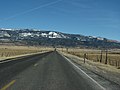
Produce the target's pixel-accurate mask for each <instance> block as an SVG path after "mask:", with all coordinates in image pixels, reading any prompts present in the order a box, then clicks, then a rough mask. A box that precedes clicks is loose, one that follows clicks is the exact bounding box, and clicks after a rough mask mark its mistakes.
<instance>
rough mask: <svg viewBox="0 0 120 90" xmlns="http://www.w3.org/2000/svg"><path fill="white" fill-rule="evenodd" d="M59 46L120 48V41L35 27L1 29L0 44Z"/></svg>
mask: <svg viewBox="0 0 120 90" xmlns="http://www.w3.org/2000/svg"><path fill="white" fill-rule="evenodd" d="M5 43H7V44H11V43H12V44H18V45H41V46H57V47H86V48H87V47H88V48H120V42H118V41H115V40H109V39H107V38H102V37H93V36H84V35H79V34H67V33H62V32H57V31H44V30H34V29H0V44H5Z"/></svg>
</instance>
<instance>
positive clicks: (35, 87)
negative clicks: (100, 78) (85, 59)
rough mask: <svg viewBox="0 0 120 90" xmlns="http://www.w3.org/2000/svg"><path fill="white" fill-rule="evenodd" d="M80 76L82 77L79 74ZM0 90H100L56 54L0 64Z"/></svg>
mask: <svg viewBox="0 0 120 90" xmlns="http://www.w3.org/2000/svg"><path fill="white" fill-rule="evenodd" d="M80 73H81V74H80ZM0 88H1V89H0V90H103V89H104V88H102V87H100V86H99V85H98V84H96V83H95V82H94V81H92V80H91V79H90V78H88V77H87V76H85V75H84V73H83V72H79V71H78V69H76V67H74V65H72V64H71V63H70V62H68V61H67V60H66V59H65V58H64V57H63V56H61V55H60V54H59V53H58V52H56V51H54V52H50V53H47V54H42V55H35V56H31V57H26V58H22V59H20V60H16V61H11V62H9V63H8V62H7V63H1V64H0Z"/></svg>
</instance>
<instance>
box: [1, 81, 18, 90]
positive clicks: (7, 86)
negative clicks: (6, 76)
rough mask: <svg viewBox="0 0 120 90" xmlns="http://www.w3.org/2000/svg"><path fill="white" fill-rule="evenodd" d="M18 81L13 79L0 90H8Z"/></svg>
mask: <svg viewBox="0 0 120 90" xmlns="http://www.w3.org/2000/svg"><path fill="white" fill-rule="evenodd" d="M15 82H16V80H13V81H11V82H10V83H9V84H7V85H5V86H4V87H3V88H1V89H0V90H6V89H7V88H9V87H10V86H11V85H13V84H14V83H15Z"/></svg>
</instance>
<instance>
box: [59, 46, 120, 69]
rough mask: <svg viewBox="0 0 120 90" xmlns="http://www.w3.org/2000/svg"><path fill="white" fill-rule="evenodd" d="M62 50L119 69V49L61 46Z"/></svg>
mask: <svg viewBox="0 0 120 90" xmlns="http://www.w3.org/2000/svg"><path fill="white" fill-rule="evenodd" d="M59 50H61V51H63V52H66V53H69V54H72V55H76V56H78V57H81V58H85V59H86V60H91V61H93V62H100V63H103V64H107V65H111V66H115V67H117V68H119V69H120V50H119V49H111V50H104V49H103V50H97V49H79V48H61V49H59Z"/></svg>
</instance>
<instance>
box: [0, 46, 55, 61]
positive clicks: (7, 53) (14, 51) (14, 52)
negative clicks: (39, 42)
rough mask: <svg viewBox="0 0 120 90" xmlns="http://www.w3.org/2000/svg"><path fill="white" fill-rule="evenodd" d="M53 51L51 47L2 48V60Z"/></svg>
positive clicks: (0, 55)
mask: <svg viewBox="0 0 120 90" xmlns="http://www.w3.org/2000/svg"><path fill="white" fill-rule="evenodd" d="M51 50H53V48H51V47H32V46H31V47H28V46H0V58H1V59H2V58H5V57H11V56H18V55H23V54H30V53H37V52H43V51H51Z"/></svg>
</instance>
